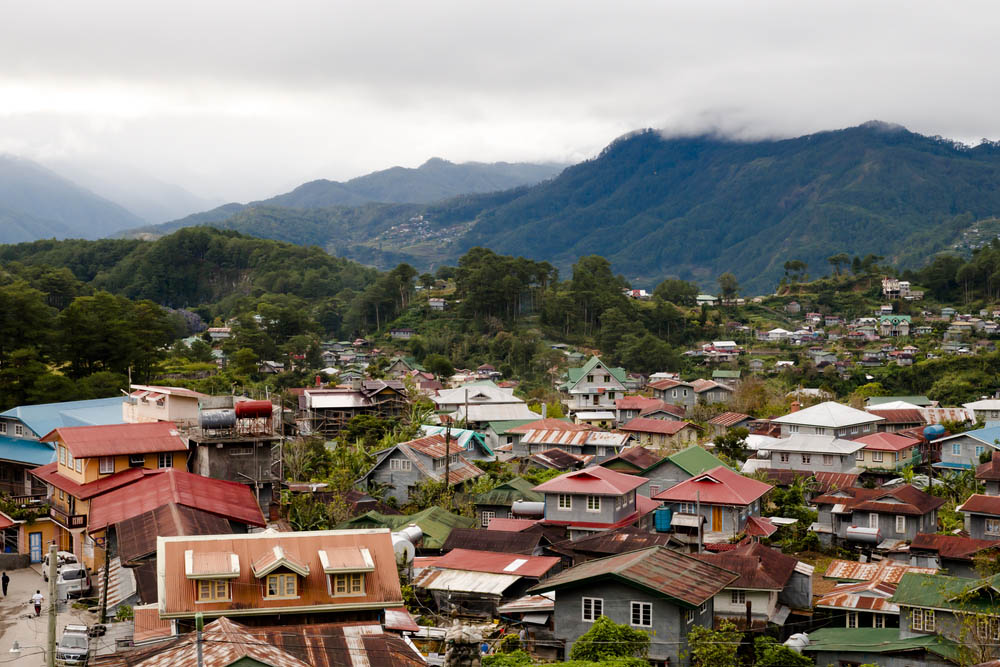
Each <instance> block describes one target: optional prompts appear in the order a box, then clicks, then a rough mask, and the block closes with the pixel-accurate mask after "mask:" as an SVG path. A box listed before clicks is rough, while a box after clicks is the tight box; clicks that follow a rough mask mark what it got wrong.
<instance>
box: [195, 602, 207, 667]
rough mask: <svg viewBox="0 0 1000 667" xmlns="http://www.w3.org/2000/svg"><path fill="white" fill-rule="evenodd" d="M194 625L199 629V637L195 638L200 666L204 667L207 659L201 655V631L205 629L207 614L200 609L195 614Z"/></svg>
mask: <svg viewBox="0 0 1000 667" xmlns="http://www.w3.org/2000/svg"><path fill="white" fill-rule="evenodd" d="M194 625H195V629H196V630H197V633H198V634H197V639H196V640H195V645H196V647H197V651H198V667H204V665H205V661H204V658H202V656H201V632H202V630H204V629H205V615H204V614H203V613H201V612H200V611H199V612H198V613H197V614H195V615H194Z"/></svg>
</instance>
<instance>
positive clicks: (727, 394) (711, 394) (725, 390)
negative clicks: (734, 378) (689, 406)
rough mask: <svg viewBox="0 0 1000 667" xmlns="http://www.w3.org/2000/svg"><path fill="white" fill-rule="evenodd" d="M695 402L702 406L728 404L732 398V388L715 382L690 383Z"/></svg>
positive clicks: (700, 381)
mask: <svg viewBox="0 0 1000 667" xmlns="http://www.w3.org/2000/svg"><path fill="white" fill-rule="evenodd" d="M691 387H692V388H693V389H694V395H695V400H696V401H697V402H698V403H701V404H704V405H714V404H716V403H728V402H729V400H730V399H731V398H732V397H733V388H732V387H730V386H729V385H726V384H722V383H721V382H716V381H715V380H695V381H694V382H692V383H691Z"/></svg>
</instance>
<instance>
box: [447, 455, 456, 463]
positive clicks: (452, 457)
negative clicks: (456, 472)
mask: <svg viewBox="0 0 1000 667" xmlns="http://www.w3.org/2000/svg"><path fill="white" fill-rule="evenodd" d="M449 458H450V459H451V462H452V463H458V454H451V455H450V457H449Z"/></svg>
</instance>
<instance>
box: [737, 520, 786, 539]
mask: <svg viewBox="0 0 1000 667" xmlns="http://www.w3.org/2000/svg"><path fill="white" fill-rule="evenodd" d="M777 530H778V527H777V526H775V525H774V524H773V523H771V520H770V519H768V518H766V517H762V516H750V517H747V522H746V525H745V526H743V532H745V533H746V534H747V535H749V536H750V537H771V535H774V533H775V532H777Z"/></svg>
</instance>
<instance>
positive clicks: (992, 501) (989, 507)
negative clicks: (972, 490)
mask: <svg viewBox="0 0 1000 667" xmlns="http://www.w3.org/2000/svg"><path fill="white" fill-rule="evenodd" d="M956 509H957V510H958V511H959V512H974V513H976V514H989V515H991V516H1000V496H984V495H983V494H981V493H976V494H973V495H971V496H969V499H968V500H966V501H965V502H964V503H962V504H961V505H959V506H958V507H957V508H956Z"/></svg>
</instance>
